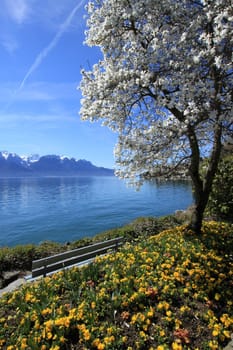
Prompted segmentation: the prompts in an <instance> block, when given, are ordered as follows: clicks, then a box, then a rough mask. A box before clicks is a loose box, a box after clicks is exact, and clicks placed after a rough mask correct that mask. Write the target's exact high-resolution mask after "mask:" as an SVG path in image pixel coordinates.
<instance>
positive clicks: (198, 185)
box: [189, 124, 222, 234]
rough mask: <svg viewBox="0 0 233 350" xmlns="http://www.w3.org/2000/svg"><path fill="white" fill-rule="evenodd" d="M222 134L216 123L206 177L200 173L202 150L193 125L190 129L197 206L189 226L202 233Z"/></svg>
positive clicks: (192, 175)
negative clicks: (200, 150)
mask: <svg viewBox="0 0 233 350" xmlns="http://www.w3.org/2000/svg"><path fill="white" fill-rule="evenodd" d="M221 135H222V126H221V124H216V126H215V132H214V142H213V149H212V153H211V156H210V158H209V165H208V169H207V172H206V175H205V176H204V179H202V178H201V175H200V152H199V147H198V142H197V138H196V134H195V132H194V130H193V129H192V127H190V129H189V140H190V146H191V150H192V156H191V164H190V175H191V178H192V182H193V188H194V196H195V206H194V210H193V214H192V217H191V222H190V225H189V228H190V229H191V230H193V231H194V232H195V233H197V234H200V233H201V227H202V221H203V216H204V212H205V208H206V206H207V203H208V199H209V196H210V193H211V189H212V184H213V179H214V176H215V174H216V171H217V168H218V163H219V159H220V152H221Z"/></svg>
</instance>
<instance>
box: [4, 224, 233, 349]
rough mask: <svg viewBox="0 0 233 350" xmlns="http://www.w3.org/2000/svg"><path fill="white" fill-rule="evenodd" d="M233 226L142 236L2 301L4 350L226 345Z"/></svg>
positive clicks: (230, 328)
mask: <svg viewBox="0 0 233 350" xmlns="http://www.w3.org/2000/svg"><path fill="white" fill-rule="evenodd" d="M232 246H233V227H232V225H229V224H225V223H216V222H208V223H205V224H204V227H203V234H202V235H201V236H198V237H197V236H196V235H194V234H193V233H192V232H190V231H187V229H186V227H185V225H183V226H179V227H176V228H172V229H167V230H165V231H163V232H161V233H160V234H157V235H155V236H151V237H147V238H143V236H140V235H139V236H137V237H135V239H134V242H131V243H127V244H126V245H125V246H124V247H123V248H122V249H121V250H120V251H119V252H117V253H116V254H112V255H107V256H105V257H99V258H97V259H96V260H95V261H94V262H93V263H92V264H90V265H88V266H85V267H82V268H72V269H70V270H65V271H61V272H59V273H57V274H54V275H53V276H51V277H46V278H44V279H41V280H39V281H37V282H34V283H30V284H26V285H25V286H23V287H21V288H20V289H19V290H17V291H15V292H13V293H7V294H5V295H4V296H3V297H2V298H1V299H0V349H7V350H16V349H28V350H29V349H32V350H39V349H40V350H46V349H52V350H59V349H60V350H66V349H69V350H71V349H73V350H81V349H82V350H84V349H86V350H87V349H90V350H92V349H93V350H95V349H98V350H101V349H106V350H110V349H111V350H117V349H122V350H135V349H141V350H170V349H172V350H181V349H193V350H198V349H199V350H205V349H212V350H213V349H223V348H224V346H225V345H226V344H227V343H228V342H229V341H230V336H231V333H233V301H232V291H233V258H232Z"/></svg>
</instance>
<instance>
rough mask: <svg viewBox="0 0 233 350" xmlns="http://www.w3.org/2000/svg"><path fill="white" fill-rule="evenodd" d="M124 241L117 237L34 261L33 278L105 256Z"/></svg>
mask: <svg viewBox="0 0 233 350" xmlns="http://www.w3.org/2000/svg"><path fill="white" fill-rule="evenodd" d="M123 240H124V238H123V237H117V238H113V239H109V240H107V241H103V242H98V243H95V244H91V245H89V246H85V247H82V248H78V249H73V250H68V251H65V252H63V253H59V254H56V255H53V256H49V257H46V258H42V259H39V260H34V261H33V262H32V278H35V277H38V276H41V275H43V276H46V274H47V273H50V272H54V271H57V270H60V269H62V268H65V267H67V266H71V265H75V264H77V263H80V262H83V261H85V260H88V259H91V258H94V257H95V256H97V255H101V254H105V253H107V252H108V251H109V250H117V248H118V247H119V246H120V245H121V244H122V243H123Z"/></svg>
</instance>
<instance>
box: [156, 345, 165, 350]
mask: <svg viewBox="0 0 233 350" xmlns="http://www.w3.org/2000/svg"><path fill="white" fill-rule="evenodd" d="M156 350H164V346H163V345H159V346H157V348H156Z"/></svg>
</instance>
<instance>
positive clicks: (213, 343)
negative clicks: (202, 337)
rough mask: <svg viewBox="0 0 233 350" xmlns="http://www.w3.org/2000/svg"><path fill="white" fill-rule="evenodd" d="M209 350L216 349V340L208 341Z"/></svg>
mask: <svg viewBox="0 0 233 350" xmlns="http://www.w3.org/2000/svg"><path fill="white" fill-rule="evenodd" d="M208 345H209V347H210V349H211V350H217V349H218V342H217V341H216V340H210V341H209V343H208Z"/></svg>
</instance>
